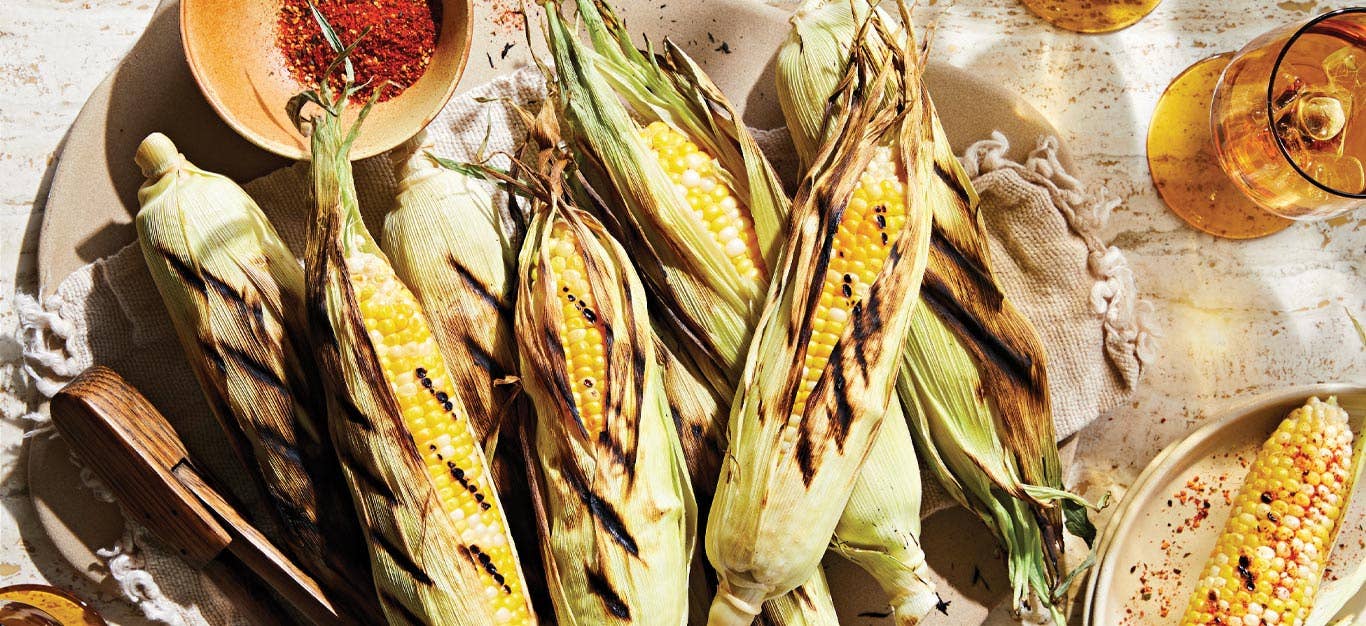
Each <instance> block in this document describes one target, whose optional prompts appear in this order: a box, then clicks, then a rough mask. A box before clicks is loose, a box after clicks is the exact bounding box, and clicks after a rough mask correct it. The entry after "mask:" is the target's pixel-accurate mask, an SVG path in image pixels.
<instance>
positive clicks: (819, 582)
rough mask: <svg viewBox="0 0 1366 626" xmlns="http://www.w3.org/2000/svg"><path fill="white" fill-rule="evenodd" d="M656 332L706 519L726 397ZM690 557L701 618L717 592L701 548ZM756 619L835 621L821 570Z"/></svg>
mask: <svg viewBox="0 0 1366 626" xmlns="http://www.w3.org/2000/svg"><path fill="white" fill-rule="evenodd" d="M655 336H656V341H657V346H656V347H657V350H656V353H657V355H658V356H657V359H656V360H657V361H658V362H659V366H660V369H661V371H662V372H663V382H664V395H665V397H666V398H667V399H668V401H669V411H670V413H672V414H673V418H674V422H675V423H676V424H677V428H678V430H679V435H680V438H681V440H682V442H683V454H684V457H685V458H686V459H687V462H688V475H689V477H690V479H691V482H692V484H693V493H694V494H695V496H696V499H697V509H698V519H706V515H707V513H708V511H709V507H710V505H711V500H712V496H713V494H714V493H715V492H716V479H717V477H718V476H719V475H720V473H721V457H722V454H723V453H724V451H725V448H724V444H723V442H724V441H725V432H724V431H723V429H724V427H725V422H726V419H725V418H726V415H727V414H728V412H729V409H730V397H729V396H727V395H722V394H721V393H720V392H718V391H717V390H716V389H713V388H712V387H711V386H710V385H708V384H707V380H708V377H707V376H705V375H703V374H701V373H700V371H701V370H702V369H703V366H702V365H700V364H699V363H698V362H697V361H695V360H693V359H691V358H688V357H689V354H688V353H687V352H685V351H683V350H682V349H681V348H680V347H679V345H678V342H677V341H674V340H673V339H672V335H671V333H670V332H669V331H667V330H663V329H656V333H655ZM693 563H694V565H693V571H692V577H693V578H692V584H690V585H689V588H688V601H689V609H688V613H689V623H690V624H705V623H706V620H707V610H708V607H709V606H711V600H712V596H713V595H714V594H715V593H716V574H715V572H713V571H712V570H711V568H710V567H708V566H707V563H706V555H705V554H704V553H703V551H701V550H698V551H697V553H696V554H695V555H694V561H693ZM756 623H757V624H761V625H762V626H835V625H838V624H839V618H838V616H837V615H836V614H835V605H834V601H833V600H832V599H831V598H830V589H829V587H828V586H827V585H826V581H825V575H824V572H823V571H822V570H821V569H820V568H817V570H816V572H815V574H814V575H813V576H812V577H811V578H808V579H807V581H806V582H805V583H803V584H802V586H800V587H797V588H796V589H793V590H792V591H791V592H790V593H788V594H786V595H783V596H781V597H778V598H775V599H773V600H769V601H768V602H765V603H764V610H763V613H762V614H761V615H760V617H759V620H758V621H757V622H756Z"/></svg>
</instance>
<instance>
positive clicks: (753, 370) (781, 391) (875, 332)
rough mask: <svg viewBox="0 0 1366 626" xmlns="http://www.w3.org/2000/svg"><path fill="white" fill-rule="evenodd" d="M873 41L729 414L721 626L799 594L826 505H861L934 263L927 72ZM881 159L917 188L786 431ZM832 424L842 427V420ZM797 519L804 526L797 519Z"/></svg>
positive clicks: (816, 554) (721, 493)
mask: <svg viewBox="0 0 1366 626" xmlns="http://www.w3.org/2000/svg"><path fill="white" fill-rule="evenodd" d="M872 27H873V28H874V29H875V32H876V35H877V37H876V38H874V39H873V43H872V44H864V45H860V46H857V47H856V48H855V59H856V62H855V63H853V64H851V65H852V69H851V71H850V72H849V74H848V75H847V76H846V81H847V82H848V85H849V88H848V89H845V90H843V94H842V96H841V100H840V106H839V107H837V109H838V111H839V114H838V117H837V118H836V119H835V120H833V121H832V128H834V129H837V131H838V132H837V134H835V136H834V137H833V138H831V139H830V140H829V141H827V142H826V143H825V144H823V148H822V150H821V153H820V155H819V157H818V160H817V166H816V167H813V168H812V170H811V172H810V173H809V174H808V175H807V176H806V177H805V179H804V180H803V182H802V185H801V187H800V189H799V190H798V192H797V197H796V199H795V200H794V202H793V213H792V216H791V217H790V222H789V224H790V226H789V230H790V238H789V240H788V242H787V244H786V246H785V247H784V251H783V254H782V256H781V259H782V260H781V261H780V264H779V268H780V270H779V273H778V274H777V275H776V278H775V280H774V281H773V282H772V284H771V285H770V287H769V295H768V300H767V303H766V304H765V307H764V310H763V314H762V316H761V317H760V321H759V326H758V328H757V330H756V331H755V338H754V340H753V342H752V344H751V347H750V352H749V356H748V359H747V361H746V367H745V371H744V375H743V378H742V380H741V386H740V389H739V391H738V392H737V397H736V401H735V404H734V405H733V406H732V412H731V421H730V425H729V430H728V433H729V435H730V441H731V447H730V452H729V453H728V458H729V460H730V461H731V462H728V463H726V464H725V466H724V467H723V470H722V477H721V480H720V483H719V484H720V488H719V489H718V492H717V496H716V500H715V501H714V502H713V508H712V514H711V518H710V521H711V527H712V531H711V532H710V533H709V534H708V536H707V554H708V556H709V557H710V558H711V560H712V562H713V564H714V565H715V566H716V567H717V570H718V573H719V575H720V577H721V582H720V590H719V591H718V595H717V600H716V602H714V603H713V605H712V620H713V622H715V623H721V624H726V623H741V622H743V621H745V620H746V619H747V615H746V613H747V612H748V611H749V610H751V607H754V606H757V604H758V602H759V601H761V600H763V599H766V598H768V597H772V596H773V595H776V594H777V593H781V592H784V591H786V590H787V589H791V588H792V587H793V586H795V585H796V584H797V583H799V582H801V580H802V578H803V577H805V576H807V575H809V574H810V572H811V571H812V570H813V569H814V568H815V567H816V565H817V563H818V562H819V559H820V557H821V554H822V553H823V552H824V548H825V542H824V539H825V538H826V537H828V536H829V534H830V533H833V532H834V530H835V528H836V525H837V523H838V521H839V517H840V513H841V511H840V510H839V509H836V508H832V507H829V506H828V504H827V505H826V506H822V505H821V502H829V500H830V499H847V496H848V495H849V494H851V493H852V492H853V490H854V479H855V477H856V476H857V475H858V471H859V470H860V469H861V466H862V463H863V460H864V459H865V458H866V457H867V456H868V453H869V451H870V450H872V448H873V444H874V442H875V440H876V439H877V438H875V437H874V435H875V434H877V433H878V427H879V426H880V425H881V424H882V422H883V421H884V420H883V418H884V416H885V414H886V412H887V407H888V405H889V404H891V403H892V393H893V392H894V387H893V385H892V381H894V380H895V378H896V376H895V374H896V371H897V370H898V369H899V367H900V354H899V350H900V347H901V345H902V343H903V342H904V339H905V337H906V334H907V333H908V332H909V328H910V318H911V315H910V311H909V310H908V309H907V308H906V307H903V306H901V302H903V301H905V300H906V299H908V298H914V297H915V294H916V292H917V291H918V289H919V283H920V278H921V275H922V274H923V271H924V266H925V262H926V259H927V256H928V253H929V232H930V217H931V213H930V209H929V207H927V206H925V204H924V203H923V202H921V201H920V199H919V198H917V197H915V195H914V193H913V189H914V187H915V186H916V181H919V180H925V178H926V177H928V176H932V175H933V174H932V172H931V171H930V170H929V169H928V168H929V165H930V163H929V161H928V159H924V158H921V155H920V154H919V149H920V146H921V144H920V143H918V142H915V141H913V139H914V135H913V134H912V133H913V131H915V130H916V128H917V123H918V120H919V116H920V115H923V113H922V109H923V107H924V106H926V104H927V101H925V100H924V99H922V98H921V97H920V96H919V94H918V93H916V92H915V91H914V90H912V89H911V87H912V86H913V85H915V84H917V81H918V78H919V76H918V72H919V69H918V65H917V64H916V63H915V60H914V57H913V56H912V55H910V54H908V53H907V50H906V47H907V46H908V45H909V44H908V41H907V38H901V37H895V36H893V35H892V34H891V33H890V32H888V31H887V30H886V29H885V28H882V27H881V25H880V24H878V23H873V24H872ZM879 61H881V62H879ZM908 96H909V97H908ZM880 146H890V147H891V148H892V152H893V154H894V158H895V159H896V160H897V162H898V163H899V164H900V167H899V168H898V169H899V170H900V171H905V172H906V176H907V179H908V180H909V181H911V182H910V183H909V184H908V185H907V186H906V198H905V203H906V207H907V214H908V215H907V220H906V225H905V226H904V227H903V229H902V230H901V231H900V232H899V233H896V239H895V240H894V242H893V243H892V244H891V245H892V246H893V249H892V253H891V255H890V256H889V257H888V260H887V261H886V264H885V265H884V266H883V267H882V268H881V270H880V273H879V275H878V278H877V279H876V280H875V281H874V282H873V285H872V290H871V292H870V293H869V295H868V296H867V297H866V298H865V299H864V300H863V302H864V304H865V305H867V307H868V308H866V309H865V310H864V311H863V312H862V313H860V314H858V315H856V316H855V317H854V318H853V319H852V320H851V322H850V326H849V327H848V328H846V329H845V331H844V334H843V335H842V336H841V337H840V338H839V340H838V341H837V343H836V345H835V347H834V352H833V354H836V355H841V356H840V357H839V358H833V357H832V359H831V360H830V362H829V363H828V364H827V365H826V366H825V370H824V372H823V373H822V375H821V378H820V382H817V384H816V387H815V389H814V390H813V391H812V393H811V396H810V400H809V402H808V403H807V404H806V409H805V410H804V411H803V413H802V414H801V415H797V416H791V417H790V418H789V416H790V414H791V412H792V410H793V406H794V405H793V402H794V397H795V390H796V389H797V388H798V384H799V383H798V379H799V378H800V377H801V376H802V367H801V366H794V365H793V364H797V363H801V362H802V361H803V360H804V357H803V356H802V355H804V353H805V345H806V341H805V339H804V337H805V336H806V335H805V334H804V333H806V332H807V329H809V328H810V324H811V323H812V316H813V315H814V312H815V310H816V307H815V305H814V300H813V298H815V297H816V296H817V295H818V294H819V285H820V284H821V280H822V278H823V276H824V272H825V270H824V267H825V265H826V263H828V258H829V257H830V256H831V255H832V254H833V251H832V250H831V238H832V237H833V236H834V233H835V232H836V231H837V230H838V226H837V225H838V220H839V219H841V216H842V214H843V208H844V207H845V206H846V205H847V203H848V202H849V200H850V198H851V197H852V195H853V191H854V188H855V186H856V185H857V184H858V180H859V177H860V176H861V175H862V174H863V172H864V170H865V168H866V167H867V165H868V163H869V162H870V161H871V159H872V158H873V154H874V152H875V150H876V149H877V148H878V147H880ZM864 320H877V324H876V327H875V328H874V327H863V326H862V324H863V323H864ZM832 381H838V382H832ZM836 413H838V414H839V415H840V416H843V417H842V418H841V419H838V420H836V419H835V417H834V416H835V414H836ZM775 451H776V453H775ZM792 511H800V512H801V516H800V517H792V513H791V512H792ZM779 537H781V538H782V540H781V541H777V540H776V539H777V538H779ZM836 545H837V548H838V543H837V544H836ZM932 605H933V603H931V606H932Z"/></svg>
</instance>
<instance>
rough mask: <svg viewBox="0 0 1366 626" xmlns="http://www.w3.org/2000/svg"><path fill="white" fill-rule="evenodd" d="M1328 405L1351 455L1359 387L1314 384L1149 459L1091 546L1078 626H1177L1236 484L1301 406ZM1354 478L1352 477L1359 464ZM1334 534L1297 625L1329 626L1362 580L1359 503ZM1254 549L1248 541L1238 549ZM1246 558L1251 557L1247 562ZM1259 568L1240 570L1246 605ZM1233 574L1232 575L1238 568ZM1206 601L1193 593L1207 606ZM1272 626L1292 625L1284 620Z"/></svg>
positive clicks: (1250, 406)
mask: <svg viewBox="0 0 1366 626" xmlns="http://www.w3.org/2000/svg"><path fill="white" fill-rule="evenodd" d="M1330 396H1332V397H1336V399H1337V402H1338V404H1339V405H1340V406H1341V407H1342V408H1343V409H1345V410H1346V411H1347V413H1348V415H1349V424H1350V426H1351V428H1352V431H1353V433H1354V434H1355V435H1356V439H1355V440H1354V445H1355V448H1356V449H1357V450H1360V449H1361V441H1362V439H1361V437H1360V434H1361V432H1362V429H1363V426H1366V387H1362V386H1348V385H1320V386H1313V387H1299V388H1292V389H1288V390H1285V391H1280V392H1275V393H1271V394H1267V395H1264V396H1261V397H1258V398H1255V399H1252V400H1250V401H1248V402H1246V403H1245V404H1242V405H1240V406H1238V407H1234V408H1232V409H1230V410H1229V411H1227V412H1226V413H1225V414H1224V415H1223V416H1222V417H1216V418H1213V421H1212V423H1210V424H1209V425H1207V426H1205V427H1203V428H1200V429H1199V430H1196V431H1195V432H1193V433H1191V434H1190V435H1188V436H1187V437H1186V438H1185V439H1183V440H1181V441H1178V442H1176V443H1174V444H1172V445H1171V446H1169V447H1168V448H1167V449H1165V450H1163V451H1162V453H1160V454H1159V455H1158V456H1157V457H1156V458H1154V459H1153V461H1152V463H1150V464H1149V466H1148V468H1147V469H1145V470H1144V471H1143V473H1142V474H1140V475H1139V477H1138V479H1137V480H1135V481H1134V483H1133V485H1132V486H1131V487H1130V488H1129V491H1128V493H1127V494H1126V495H1125V497H1124V500H1123V501H1122V502H1121V503H1120V504H1119V505H1118V506H1117V508H1116V510H1115V512H1114V514H1113V517H1112V518H1111V521H1110V522H1109V523H1107V524H1106V525H1105V531H1104V533H1103V534H1102V536H1101V537H1100V539H1099V542H1098V544H1097V550H1098V555H1099V557H1098V558H1099V561H1098V563H1097V566H1096V570H1095V572H1094V575H1093V576H1092V579H1091V580H1090V582H1089V583H1088V587H1087V589H1086V599H1085V602H1084V606H1085V610H1084V614H1083V615H1084V623H1085V624H1088V625H1090V624H1095V625H1097V626H1099V625H1101V624H1106V625H1108V624H1154V625H1157V626H1160V625H1164V624H1181V623H1182V619H1183V617H1184V616H1185V614H1186V611H1187V605H1188V603H1189V601H1190V599H1191V596H1192V594H1193V593H1195V591H1196V588H1197V586H1199V585H1201V584H1202V579H1203V578H1204V574H1205V569H1206V564H1207V561H1208V560H1209V559H1210V558H1211V554H1212V553H1213V552H1214V551H1215V546H1216V544H1217V543H1218V542H1219V540H1220V537H1221V535H1222V534H1223V531H1224V527H1225V522H1226V520H1227V519H1228V518H1229V517H1230V514H1231V512H1233V511H1234V510H1235V507H1237V506H1238V503H1239V501H1238V496H1239V490H1240V489H1241V487H1242V486H1243V484H1244V481H1245V478H1246V479H1249V480H1252V479H1251V478H1250V477H1249V472H1250V470H1252V469H1253V460H1254V459H1255V458H1256V457H1257V455H1258V452H1259V451H1260V450H1261V448H1262V446H1263V444H1264V443H1265V442H1266V441H1267V440H1268V438H1270V437H1271V436H1272V433H1273V431H1274V430H1275V429H1276V428H1277V427H1278V426H1280V425H1281V424H1282V423H1283V422H1284V421H1285V420H1286V419H1287V416H1288V415H1290V414H1291V411H1294V410H1296V409H1299V408H1300V407H1302V406H1304V405H1305V404H1306V403H1307V401H1308V399H1309V398H1311V397H1317V398H1319V399H1320V400H1322V401H1323V402H1327V401H1328V398H1329V397H1330ZM1354 471H1356V472H1357V473H1360V464H1358V466H1357V467H1356V468H1355V470H1354ZM1349 479H1350V478H1349ZM1354 486H1356V487H1359V485H1354ZM1253 496H1254V498H1257V497H1260V496H1258V495H1257V494H1253ZM1206 502H1208V507H1206ZM1273 503H1274V501H1273ZM1257 504H1258V502H1252V503H1251V505H1252V506H1253V507H1256V505H1257ZM1277 504H1278V503H1277ZM1294 523H1295V522H1293V521H1292V522H1291V524H1292V525H1293V524H1294ZM1338 526H1339V528H1340V532H1339V534H1338V535H1337V538H1336V542H1335V544H1336V545H1335V547H1333V549H1332V551H1331V553H1330V554H1329V556H1328V561H1327V568H1328V573H1327V574H1326V575H1325V576H1324V577H1323V582H1322V586H1321V588H1320V589H1319V590H1318V593H1317V596H1316V598H1315V600H1314V602H1313V609H1312V611H1311V612H1310V613H1309V616H1308V619H1307V620H1306V621H1305V622H1303V623H1304V624H1308V625H1310V626H1325V625H1326V624H1331V623H1333V622H1332V621H1331V618H1333V617H1335V616H1336V615H1337V614H1338V612H1339V610H1340V609H1342V608H1343V607H1344V605H1345V604H1348V600H1349V599H1351V598H1352V597H1353V596H1354V595H1355V594H1356V593H1357V592H1358V591H1359V590H1360V587H1361V584H1362V576H1363V575H1366V565H1364V564H1366V503H1364V502H1362V501H1361V500H1360V499H1358V498H1352V499H1351V503H1350V504H1349V505H1348V506H1347V507H1346V509H1345V510H1344V511H1342V517H1341V519H1340V521H1339V522H1338ZM1253 543H1254V539H1253V538H1252V537H1250V536H1249V537H1247V538H1245V541H1244V542H1242V545H1252V544H1253ZM1254 558H1255V554H1254V555H1252V556H1250V557H1249V560H1251V559H1254ZM1260 565H1261V564H1260V563H1252V562H1249V564H1248V565H1247V566H1245V567H1244V569H1247V570H1248V571H1249V573H1250V574H1251V575H1252V579H1253V586H1254V589H1253V590H1251V591H1250V592H1249V598H1253V599H1255V598H1256V596H1255V593H1256V592H1257V590H1256V589H1255V587H1257V586H1258V585H1257V581H1258V579H1259V574H1260V579H1261V580H1263V581H1264V580H1266V577H1267V576H1268V575H1267V574H1264V573H1262V572H1261V570H1259V566H1260ZM1232 566H1233V567H1234V568H1235V570H1236V569H1237V567H1238V566H1239V564H1233V565H1232ZM1263 569H1265V568H1263ZM1278 575H1279V572H1278ZM1240 576H1241V574H1235V578H1239V580H1237V581H1235V582H1237V583H1242V584H1245V583H1246V577H1240ZM1262 586H1269V585H1266V584H1263V585H1262ZM1202 589H1203V588H1202ZM1208 592H1209V589H1203V590H1202V594H1204V595H1206V597H1207V594H1208ZM1215 595H1216V596H1220V597H1223V598H1226V597H1227V595H1228V592H1227V591H1224V590H1222V589H1216V590H1215ZM1287 595H1291V594H1287ZM1289 599H1291V598H1282V599H1281V600H1282V601H1283V602H1284V601H1286V600H1289ZM1225 601H1227V600H1225ZM1216 602H1217V601H1216ZM1262 608H1263V609H1265V608H1266V607H1262ZM1263 617H1264V619H1261V620H1260V621H1259V623H1261V624H1270V623H1273V622H1271V621H1269V620H1267V619H1265V617H1266V616H1265V613H1264V614H1263ZM1277 617H1279V615H1278V616H1277ZM1225 623H1226V624H1227V623H1228V622H1227V621H1225ZM1244 623H1246V622H1244ZM1274 623H1280V624H1292V623H1294V622H1293V620H1292V619H1290V618H1288V617H1287V618H1286V619H1278V620H1277V622H1274Z"/></svg>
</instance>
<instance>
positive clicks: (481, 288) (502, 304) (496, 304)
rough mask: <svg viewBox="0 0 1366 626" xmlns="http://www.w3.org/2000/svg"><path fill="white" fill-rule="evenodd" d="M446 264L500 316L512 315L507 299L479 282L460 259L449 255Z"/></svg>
mask: <svg viewBox="0 0 1366 626" xmlns="http://www.w3.org/2000/svg"><path fill="white" fill-rule="evenodd" d="M446 262H447V263H450V265H451V269H453V270H455V273H456V274H458V275H459V276H460V280H461V282H462V283H464V285H465V287H467V288H468V289H469V291H471V292H473V293H474V294H475V295H477V296H478V297H479V299H480V300H482V301H484V303H485V304H487V305H488V306H490V307H492V308H493V309H494V310H496V311H498V314H499V316H501V317H504V318H507V317H510V316H511V315H512V307H511V306H510V305H509V304H508V303H507V302H506V301H505V299H504V298H502V297H500V296H499V295H498V294H496V293H494V291H493V289H491V288H490V287H489V286H488V285H485V284H484V283H483V281H481V280H479V277H478V276H475V275H474V272H471V271H470V270H469V268H467V267H465V265H464V264H463V263H461V262H460V260H459V259H457V258H455V256H453V255H450V254H448V255H446Z"/></svg>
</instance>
